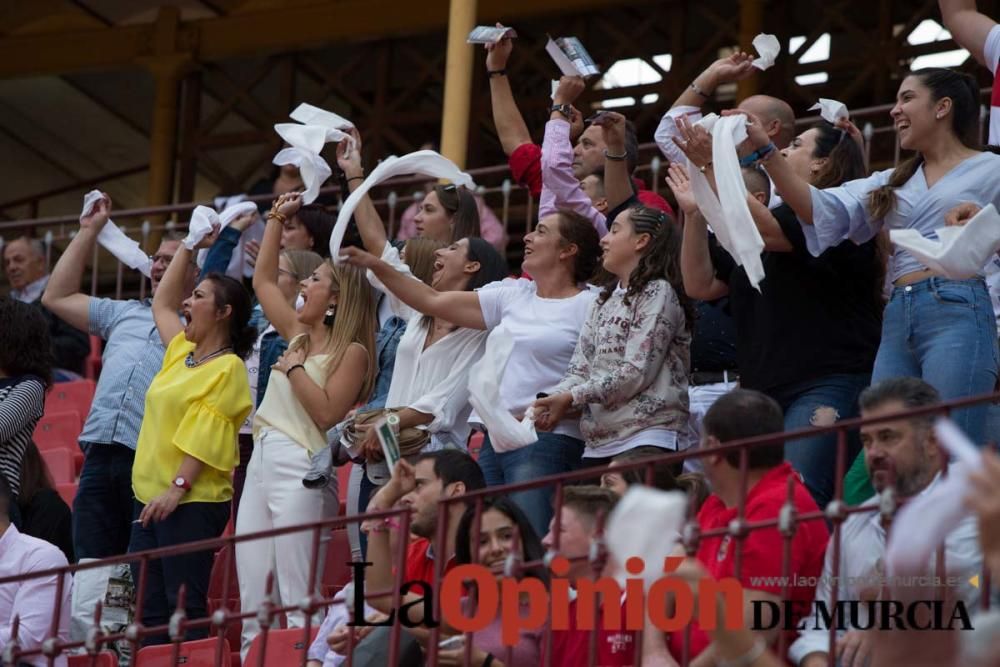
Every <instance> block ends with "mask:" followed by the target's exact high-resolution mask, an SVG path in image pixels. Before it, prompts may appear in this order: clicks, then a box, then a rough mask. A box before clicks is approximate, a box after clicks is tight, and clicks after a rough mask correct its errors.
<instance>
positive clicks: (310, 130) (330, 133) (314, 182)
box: [272, 104, 354, 204]
mask: <svg viewBox="0 0 1000 667" xmlns="http://www.w3.org/2000/svg"><path fill="white" fill-rule="evenodd" d="M290 116H291V118H292V120H296V121H298V123H278V124H276V125H275V126H274V131H275V132H277V133H278V136H280V137H281V138H282V139H283V140H284V141H285V143H287V144H288V145H289V147H288V148H284V149H282V150H281V151H279V152H278V154H277V155H275V156H274V160H272V162H273V163H274V164H276V165H278V166H281V165H286V164H290V165H293V166H295V167H298V169H299V175H300V176H301V177H302V182H303V184H305V186H306V187H305V191H304V192H303V193H302V201H303V202H304V203H306V204H311V203H313V202H314V201H316V198H317V197H318V196H319V190H320V188H321V187H322V186H323V183H325V182H326V180H327V179H328V178H330V175H331V174H332V173H333V171H332V170H331V169H330V165H329V164H327V162H326V160H324V159H323V158H322V157H320V153H321V152H322V150H323V146H325V145H326V144H327V143H328V142H331V141H334V142H337V141H350V142H353V141H354V138H353V137H351V135H349V134H347V133H346V130H350V129H351V128H353V127H354V125H353V124H352V123H351V121H349V120H347V119H346V118H344V117H343V116H340V115H338V114H335V113H333V112H332V111H327V110H325V109H320V108H319V107H314V106H312V105H311V104H300V105H299V106H297V107H296V108H295V110H294V111H293V112H292V113H291V114H290Z"/></svg>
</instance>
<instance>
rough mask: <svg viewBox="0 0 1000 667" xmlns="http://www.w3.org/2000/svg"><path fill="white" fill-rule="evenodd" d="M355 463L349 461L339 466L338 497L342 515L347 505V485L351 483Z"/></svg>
mask: <svg viewBox="0 0 1000 667" xmlns="http://www.w3.org/2000/svg"><path fill="white" fill-rule="evenodd" d="M352 467H354V464H353V463H347V464H345V465H342V466H340V467H339V468H337V499H338V500H339V501H340V516H343V515H344V510H345V509H346V507H347V487H348V486H349V485H350V483H351V468H352Z"/></svg>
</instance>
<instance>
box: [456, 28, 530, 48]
mask: <svg viewBox="0 0 1000 667" xmlns="http://www.w3.org/2000/svg"><path fill="white" fill-rule="evenodd" d="M504 37H511V38H514V37H517V32H515V30H514V29H513V28H508V27H506V26H491V25H480V26H476V27H475V28H473V29H472V31H471V32H469V36H468V37H466V38H465V42H466V43H467V44H497V43H499V42H500V40H502V39H503V38H504Z"/></svg>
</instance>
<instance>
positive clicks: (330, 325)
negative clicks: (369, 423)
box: [236, 193, 378, 656]
mask: <svg viewBox="0 0 1000 667" xmlns="http://www.w3.org/2000/svg"><path fill="white" fill-rule="evenodd" d="M301 205H302V199H301V195H300V194H299V193H288V194H285V195H282V196H281V197H279V198H278V199H277V200H276V201H275V203H274V206H273V208H272V209H271V212H270V213H269V214H268V217H267V226H266V228H265V231H264V238H263V240H262V241H261V248H260V254H259V255H258V257H257V268H256V271H255V273H254V278H253V286H254V291H255V292H256V293H257V299H258V300H259V301H260V305H261V307H262V308H263V309H264V315H265V316H266V317H267V319H268V320H269V321H270V322H271V324H272V325H273V326H274V328H275V329H276V330H277V332H278V334H279V335H280V336H281V337H282V338H284V339H286V340H288V341H289V346H288V351H287V352H285V353H284V354H283V355H282V356H281V357H280V358H279V359H278V361H277V363H275V364H274V366H273V372H272V373H271V376H270V378H269V381H268V384H267V391H266V392H265V394H264V399H263V401H261V404H260V405H259V406H258V408H257V414H256V416H255V417H254V423H253V431H254V452H253V456H252V457H251V459H250V464H249V465H248V466H247V479H246V485H245V487H244V490H243V498H242V500H241V502H240V512H239V518H238V519H237V523H236V532H237V534H245V533H253V532H258V531H262V530H267V529H270V528H279V527H282V526H290V525H296V524H301V523H308V522H312V521H320V520H322V519H325V518H328V517H332V516H335V515H336V513H337V490H336V487H335V486H334V485H329V486H326V487H323V488H319V489H310V488H306V487H304V486H303V485H302V478H303V476H304V475H305V474H306V472H308V470H309V462H310V455H311V454H313V453H315V452H317V451H319V450H320V449H322V448H323V447H325V446H326V437H325V433H326V431H327V429H329V428H330V427H331V426H333V425H334V424H337V423H338V422H340V421H341V420H342V419H343V418H344V416H345V415H346V414H347V411H348V410H350V409H351V407H353V406H354V405H356V404H358V403H359V402H363V401H364V400H366V399H367V397H368V395H369V393H371V390H372V387H373V385H374V381H375V374H376V371H377V368H378V367H377V364H376V361H375V329H376V318H375V303H376V302H375V293H374V291H373V290H372V289H371V287H370V286H369V284H368V281H367V280H366V279H365V276H364V274H363V273H361V272H360V271H358V270H356V269H353V268H351V267H337V266H334V265H333V264H332V263H331V262H329V261H326V262H324V263H323V264H321V265H320V266H319V267H318V268H317V269H316V270H315V271H313V273H312V275H311V276H309V277H308V278H306V279H305V280H303V281H302V282H301V283H300V292H301V295H302V307H301V309H300V310H299V311H298V312H296V310H295V307H294V306H293V305H292V304H290V303H289V302H288V300H287V299H286V298H285V297H284V295H283V294H282V292H281V289H280V287H279V285H278V254H279V251H280V245H281V230H282V226H283V224H284V223H285V221H287V220H288V219H290V218H292V217H293V216H294V215H295V213H296V211H298V210H299V208H300V207H301ZM278 554H280V558H279V557H278ZM311 558H312V535H311V534H310V533H308V532H304V533H293V534H290V535H282V536H279V537H274V538H267V539H263V540H253V541H250V542H244V543H242V544H240V545H238V546H237V549H236V567H237V571H238V574H239V580H240V600H241V606H242V609H243V610H256V609H258V608H259V607H260V605H261V603H263V602H264V599H265V596H264V587H265V582H266V580H267V575H268V573H269V572H272V571H273V572H274V576H275V588H276V590H277V592H278V595H279V600H278V602H279V604H282V605H287V604H295V603H298V602H300V601H301V600H302V599H303V598H305V597H306V596H307V595H309V594H310V593H312V592H313V591H312V590H310V588H309V565H310V561H311ZM324 560H325V558H324V554H323V553H322V552H321V554H320V557H319V559H318V562H319V563H323V562H324ZM318 580H319V576H317V581H318ZM304 620H305V619H304V618H303V616H302V615H301V614H294V615H291V616H290V617H289V619H288V624H289V626H290V627H299V626H301V625H303V624H304ZM259 630H260V627H259V625H258V623H257V620H256V618H249V619H245V620H244V622H243V641H242V651H241V652H242V653H243V655H244V656H245V655H246V652H247V651H248V650H249V648H250V643H251V642H252V641H253V638H254V637H255V636H256V635H257V633H258V632H259Z"/></svg>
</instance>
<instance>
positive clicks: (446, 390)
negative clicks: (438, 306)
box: [409, 329, 487, 433]
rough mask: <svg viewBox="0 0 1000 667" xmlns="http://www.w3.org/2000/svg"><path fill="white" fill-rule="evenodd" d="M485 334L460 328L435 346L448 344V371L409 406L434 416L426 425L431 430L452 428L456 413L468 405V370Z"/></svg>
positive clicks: (480, 348) (479, 352)
mask: <svg viewBox="0 0 1000 667" xmlns="http://www.w3.org/2000/svg"><path fill="white" fill-rule="evenodd" d="M486 336H487V333H486V332H485V331H477V330H475V329H459V330H457V331H454V332H452V333H450V334H448V337H447V338H445V339H444V340H440V341H438V342H437V343H435V345H448V350H449V352H450V354H449V360H450V364H449V366H448V374H447V375H446V376H445V377H444V378H443V379H442V380H441V381H440V382H438V383H437V384H435V385H434V388H433V389H432V390H431V391H428V392H425V393H424V394H423V395H421V396H420V398H418V399H417V400H416V401H414V402H412V403H410V405H409V407H410V408H412V409H414V410H416V411H417V412H422V413H424V414H429V415H433V416H434V419H433V421H431V423H429V424H427V425H426V426H425V427H424V428H426V429H427V430H428V431H429V432H431V433H437V432H439V431H452V430H454V428H455V423H456V422H457V421H458V416H459V414H460V413H461V412H462V410H463V409H464V408H465V406H466V405H468V404H469V369H470V368H471V367H472V365H473V364H474V363H476V362H477V361H479V358H480V357H482V356H483V348H484V346H485V343H486Z"/></svg>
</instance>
